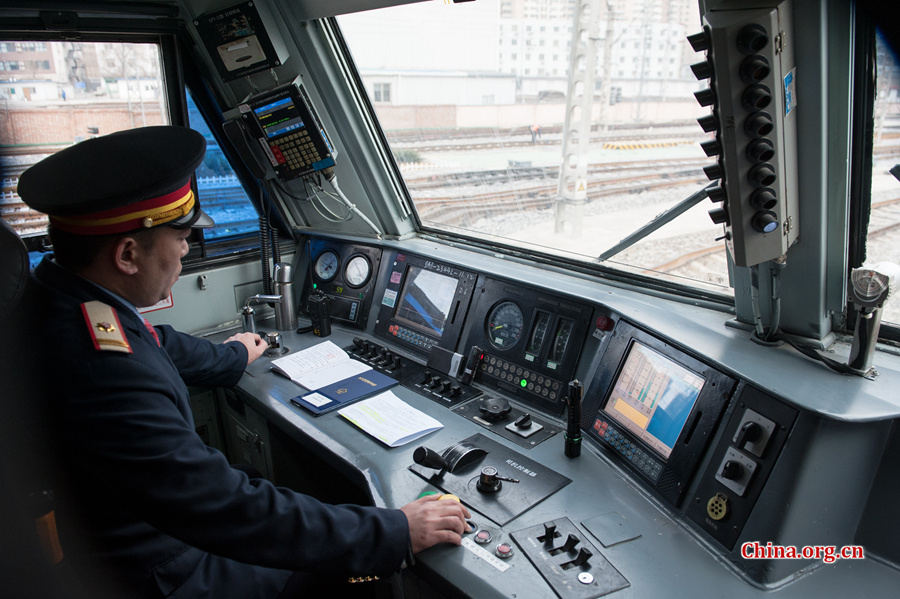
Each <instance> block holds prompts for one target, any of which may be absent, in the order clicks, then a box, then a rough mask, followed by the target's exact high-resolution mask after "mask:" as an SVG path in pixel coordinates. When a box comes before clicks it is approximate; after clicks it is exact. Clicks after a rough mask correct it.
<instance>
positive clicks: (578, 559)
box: [559, 547, 594, 570]
mask: <svg viewBox="0 0 900 599" xmlns="http://www.w3.org/2000/svg"><path fill="white" fill-rule="evenodd" d="M592 557H594V554H593V553H592V552H591V550H590V549H588V548H586V547H582V548H581V549H579V550H578V555H576V556H575V559H573V560H572V561H569V562H565V563H563V564H560V565H559V567H560V568H562V569H563V570H568V569H569V568H573V567H575V566H582V565H584V564H586V563H588V560H589V559H591V558H592Z"/></svg>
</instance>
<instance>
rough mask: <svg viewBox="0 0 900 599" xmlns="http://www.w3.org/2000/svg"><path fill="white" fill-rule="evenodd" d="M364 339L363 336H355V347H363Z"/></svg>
mask: <svg viewBox="0 0 900 599" xmlns="http://www.w3.org/2000/svg"><path fill="white" fill-rule="evenodd" d="M362 344H363V340H362V337H354V338H353V347H356V348H360V347H362Z"/></svg>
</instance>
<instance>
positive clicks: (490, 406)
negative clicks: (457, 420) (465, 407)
mask: <svg viewBox="0 0 900 599" xmlns="http://www.w3.org/2000/svg"><path fill="white" fill-rule="evenodd" d="M511 409H512V408H511V407H510V405H509V400H507V399H506V398H503V397H494V396H491V395H488V396H486V397H483V398H481V400H480V401H479V402H478V411H479V412H480V413H481V416H482V417H483V418H484V419H485V420H489V421H491V422H499V421H501V420H503V419H505V418H506V417H507V416H508V415H509V411H510V410H511Z"/></svg>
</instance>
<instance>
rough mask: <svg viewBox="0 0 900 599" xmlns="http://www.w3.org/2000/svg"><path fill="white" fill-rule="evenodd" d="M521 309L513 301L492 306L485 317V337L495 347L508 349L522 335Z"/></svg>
mask: <svg viewBox="0 0 900 599" xmlns="http://www.w3.org/2000/svg"><path fill="white" fill-rule="evenodd" d="M523 326H524V318H523V317H522V309H521V308H519V306H517V305H516V304H515V303H514V302H502V303H499V304H497V305H496V306H494V309H493V310H491V313H490V314H488V318H487V331H486V332H487V338H488V341H489V342H490V344H491V345H493V346H494V347H496V348H497V349H509V348H511V347H513V346H514V345H515V344H516V343H518V342H519V339H520V338H521V337H522V327H523Z"/></svg>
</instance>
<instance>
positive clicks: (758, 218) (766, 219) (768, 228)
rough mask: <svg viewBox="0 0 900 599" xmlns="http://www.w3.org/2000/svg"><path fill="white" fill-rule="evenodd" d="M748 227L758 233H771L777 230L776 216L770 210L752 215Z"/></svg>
mask: <svg viewBox="0 0 900 599" xmlns="http://www.w3.org/2000/svg"><path fill="white" fill-rule="evenodd" d="M750 225H751V226H752V227H753V228H754V229H756V230H757V231H759V232H760V233H771V232H772V231H774V230H776V229H777V228H778V215H777V214H775V213H774V212H772V211H771V210H762V211H760V212H757V213H756V214H754V215H753V218H752V219H750Z"/></svg>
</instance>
